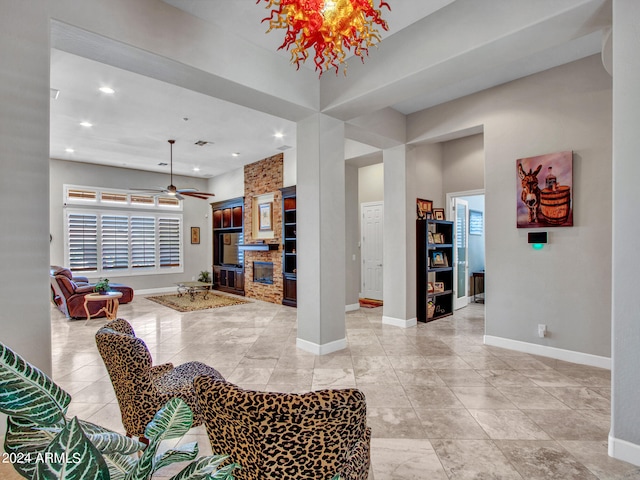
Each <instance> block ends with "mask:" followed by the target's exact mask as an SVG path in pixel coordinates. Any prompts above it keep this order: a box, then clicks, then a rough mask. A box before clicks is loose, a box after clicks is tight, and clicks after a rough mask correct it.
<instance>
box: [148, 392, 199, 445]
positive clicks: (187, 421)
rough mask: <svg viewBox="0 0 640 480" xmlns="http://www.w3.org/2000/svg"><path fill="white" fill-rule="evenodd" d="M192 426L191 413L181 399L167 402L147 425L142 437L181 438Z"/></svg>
mask: <svg viewBox="0 0 640 480" xmlns="http://www.w3.org/2000/svg"><path fill="white" fill-rule="evenodd" d="M191 425H193V413H192V412H191V409H190V408H189V406H188V405H187V404H186V403H185V402H184V400H182V399H181V398H177V397H176V398H172V399H171V400H169V401H168V402H167V403H166V404H165V405H164V406H163V407H162V408H161V409H160V410H158V412H157V413H156V414H155V416H154V417H153V419H152V420H151V421H150V422H149V425H147V428H146V429H145V431H144V436H145V437H147V438H149V439H152V438H158V439H159V440H166V439H168V438H178V437H182V436H183V435H184V434H185V433H187V432H188V431H189V429H190V428H191Z"/></svg>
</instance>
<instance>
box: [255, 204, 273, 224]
mask: <svg viewBox="0 0 640 480" xmlns="http://www.w3.org/2000/svg"><path fill="white" fill-rule="evenodd" d="M272 223H273V203H272V202H268V203H261V204H260V205H258V228H259V230H261V231H265V230H273V225H272Z"/></svg>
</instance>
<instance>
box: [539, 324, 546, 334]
mask: <svg viewBox="0 0 640 480" xmlns="http://www.w3.org/2000/svg"><path fill="white" fill-rule="evenodd" d="M538 336H539V337H540V338H544V337H546V336H547V326H546V325H544V324H543V323H540V324H538Z"/></svg>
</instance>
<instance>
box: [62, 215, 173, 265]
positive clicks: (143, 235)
mask: <svg viewBox="0 0 640 480" xmlns="http://www.w3.org/2000/svg"><path fill="white" fill-rule="evenodd" d="M66 236H67V238H66V240H67V241H66V245H67V251H66V252H65V255H66V262H67V264H68V265H69V268H70V269H71V270H72V271H74V272H95V273H96V276H105V277H113V276H121V275H122V276H125V275H140V274H155V273H177V272H182V271H183V260H182V215H180V214H173V215H169V214H165V213H145V214H143V215H141V214H139V213H136V212H133V213H132V212H122V211H117V212H116V211H111V210H95V209H92V210H90V211H89V210H88V209H69V208H68V209H67V210H66Z"/></svg>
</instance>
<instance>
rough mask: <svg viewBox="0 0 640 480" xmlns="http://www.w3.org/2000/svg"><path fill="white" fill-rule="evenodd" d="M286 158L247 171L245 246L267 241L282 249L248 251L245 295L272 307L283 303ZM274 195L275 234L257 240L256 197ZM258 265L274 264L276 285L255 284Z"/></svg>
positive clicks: (254, 165)
mask: <svg viewBox="0 0 640 480" xmlns="http://www.w3.org/2000/svg"><path fill="white" fill-rule="evenodd" d="M283 164H284V155H283V154H278V155H274V156H273V157H269V158H265V159H264V160H260V161H259V162H256V163H252V164H250V165H245V167H244V243H245V244H253V243H259V242H261V241H264V242H265V243H269V244H276V245H278V249H277V250H268V251H252V250H246V251H245V255H244V271H245V287H244V288H245V295H246V296H247V297H249V298H255V299H257V300H262V301H265V302H271V303H277V304H280V303H282V293H283V281H282V247H281V245H282V193H281V191H280V189H281V188H282V186H283V180H282V179H283ZM267 194H273V209H272V211H273V220H272V226H273V231H272V232H268V233H269V234H271V233H272V237H271V236H270V238H264V237H261V238H259V239H258V238H255V235H254V232H258V226H257V225H255V226H254V225H253V223H254V220H253V218H254V212H253V209H254V208H256V202H255V201H254V200H255V199H256V197H258V196H260V195H267ZM254 262H270V263H273V283H272V284H266V283H257V282H254V280H253V273H254V272H253V267H254V265H253V264H254Z"/></svg>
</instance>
